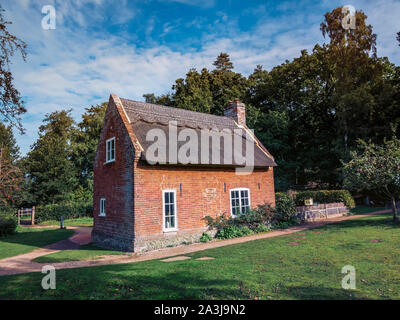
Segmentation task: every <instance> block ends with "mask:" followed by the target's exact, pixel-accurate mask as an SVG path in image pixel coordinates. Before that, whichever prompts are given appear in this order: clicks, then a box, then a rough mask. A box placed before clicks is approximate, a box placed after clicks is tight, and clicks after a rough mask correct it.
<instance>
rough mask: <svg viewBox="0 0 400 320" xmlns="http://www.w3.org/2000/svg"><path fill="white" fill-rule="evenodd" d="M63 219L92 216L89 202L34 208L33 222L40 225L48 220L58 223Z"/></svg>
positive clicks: (91, 207) (91, 205) (91, 206)
mask: <svg viewBox="0 0 400 320" xmlns="http://www.w3.org/2000/svg"><path fill="white" fill-rule="evenodd" d="M61 216H62V217H63V219H75V218H82V217H92V216H93V204H92V203H91V202H89V203H87V202H82V203H79V202H71V203H60V204H48V205H41V206H37V207H36V212H35V221H36V222H37V223H41V222H43V221H48V220H56V221H60V220H61Z"/></svg>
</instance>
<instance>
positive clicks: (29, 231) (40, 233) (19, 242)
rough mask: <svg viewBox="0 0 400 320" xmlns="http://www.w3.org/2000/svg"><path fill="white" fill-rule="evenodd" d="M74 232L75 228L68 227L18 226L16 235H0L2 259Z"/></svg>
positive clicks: (52, 241) (0, 256)
mask: <svg viewBox="0 0 400 320" xmlns="http://www.w3.org/2000/svg"><path fill="white" fill-rule="evenodd" d="M73 234H74V231H73V230H66V229H63V230H60V229H48V228H47V229H46V228H40V229H39V228H28V227H18V228H17V233H15V234H14V235H11V236H6V237H0V259H4V258H7V257H13V256H16V255H19V254H22V253H27V252H30V251H32V250H35V249H38V248H40V247H43V246H45V245H48V244H51V243H55V242H57V241H60V240H63V239H66V238H69V237H70V236H72V235H73Z"/></svg>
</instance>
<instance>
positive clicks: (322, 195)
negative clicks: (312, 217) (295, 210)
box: [295, 190, 355, 209]
mask: <svg viewBox="0 0 400 320" xmlns="http://www.w3.org/2000/svg"><path fill="white" fill-rule="evenodd" d="M310 198H312V199H313V200H314V202H317V203H334V202H343V203H344V204H345V205H346V207H347V208H349V209H352V208H354V207H355V202H354V199H353V197H352V195H351V193H350V192H349V191H348V190H318V191H313V190H307V191H299V192H298V193H297V194H296V197H295V202H296V205H297V206H304V200H306V199H310Z"/></svg>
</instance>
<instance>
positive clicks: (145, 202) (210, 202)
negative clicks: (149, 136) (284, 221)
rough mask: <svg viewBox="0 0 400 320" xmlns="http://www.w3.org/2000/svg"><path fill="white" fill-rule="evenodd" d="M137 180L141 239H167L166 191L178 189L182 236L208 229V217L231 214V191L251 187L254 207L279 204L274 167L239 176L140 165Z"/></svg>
mask: <svg viewBox="0 0 400 320" xmlns="http://www.w3.org/2000/svg"><path fill="white" fill-rule="evenodd" d="M134 177H135V178H134V180H135V195H134V198H135V237H136V238H137V239H139V238H148V239H152V238H157V237H160V236H161V237H162V236H163V234H164V233H163V224H162V223H163V220H162V219H163V207H162V206H163V202H162V190H163V189H176V201H177V217H178V232H177V233H178V234H179V233H188V232H196V231H197V232H199V231H203V230H204V229H206V225H205V223H204V220H202V218H203V217H204V216H207V215H210V216H215V215H217V214H221V213H224V212H225V213H227V214H230V192H229V189H233V188H239V187H243V188H249V189H250V200H251V206H252V207H256V206H257V205H259V204H264V203H266V202H268V203H271V204H273V205H275V192H274V183H273V169H272V168H271V169H269V170H268V171H267V170H266V169H263V170H256V171H255V172H253V173H252V174H250V175H237V174H235V170H234V169H230V168H226V169H220V168H219V169H216V168H203V169H200V168H189V167H186V168H182V167H180V168H179V167H161V166H149V165H147V164H143V163H141V162H139V163H138V164H137V165H136V166H135V168H134ZM224 183H225V184H226V192H225V190H224ZM180 184H182V194H181V193H180ZM258 184H259V185H260V187H259V186H258ZM211 188H214V189H215V193H213V192H208V193H207V190H206V189H211ZM209 191H213V190H209Z"/></svg>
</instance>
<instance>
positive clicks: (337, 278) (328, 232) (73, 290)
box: [0, 214, 400, 300]
mask: <svg viewBox="0 0 400 320" xmlns="http://www.w3.org/2000/svg"><path fill="white" fill-rule="evenodd" d="M399 231H400V228H399V226H397V225H393V224H392V218H391V215H390V214H388V215H384V216H376V217H375V216H372V217H367V218H363V219H355V220H349V221H345V222H341V223H337V224H331V225H327V226H324V227H321V228H318V229H314V230H308V231H305V232H304V233H305V235H302V234H293V235H290V236H282V237H277V238H271V239H263V240H256V241H251V242H247V243H241V244H236V245H231V246H226V247H221V248H215V249H209V250H205V251H201V252H196V253H193V254H189V256H191V257H192V259H190V260H184V261H175V262H169V263H166V262H161V261H159V260H153V261H146V262H140V263H132V264H121V265H107V266H101V267H89V268H80V269H65V270H57V289H56V290H48V291H45V290H42V288H41V286H40V283H41V279H42V277H43V274H40V273H33V274H24V275H15V276H5V277H0V300H1V299H254V298H255V297H257V298H258V299H400V273H399V270H400V246H399V240H400V235H399ZM296 237H297V238H296ZM303 237H304V239H303ZM371 240H372V241H371ZM376 240H378V242H377V241H376ZM290 242H297V243H298V244H299V245H292V244H290ZM204 256H208V257H214V258H215V259H214V260H208V261H198V260H195V258H198V257H204ZM345 265H352V266H354V267H355V268H356V275H357V278H356V279H357V282H356V285H357V289H356V290H344V289H342V288H341V281H342V278H343V277H344V275H343V274H341V270H342V268H343V267H344V266H345Z"/></svg>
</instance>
